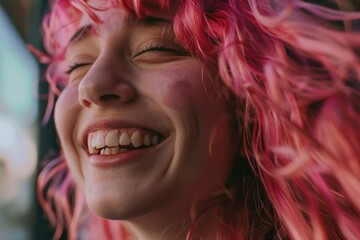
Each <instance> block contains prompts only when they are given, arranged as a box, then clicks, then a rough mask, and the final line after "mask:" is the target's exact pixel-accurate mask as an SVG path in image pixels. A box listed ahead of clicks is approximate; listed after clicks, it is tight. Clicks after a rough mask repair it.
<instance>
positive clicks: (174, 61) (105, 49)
mask: <svg viewBox="0 0 360 240" xmlns="http://www.w3.org/2000/svg"><path fill="white" fill-rule="evenodd" d="M103 16H104V17H105V18H106V19H105V23H103V24H101V25H98V26H97V27H96V31H97V34H91V33H90V32H91V31H90V30H89V29H91V28H95V27H94V26H92V25H88V24H91V23H90V21H89V22H86V21H84V24H83V26H85V27H84V28H83V30H82V31H80V33H79V34H76V35H77V37H75V38H74V39H75V40H74V41H73V42H72V43H71V44H70V46H69V47H68V49H67V53H66V63H67V65H68V66H69V67H70V71H69V83H68V85H67V87H66V88H65V89H64V90H63V92H62V93H61V95H60V97H59V99H58V102H57V104H56V108H55V121H56V127H57V131H58V134H59V138H60V141H61V145H62V149H63V151H64V154H65V157H66V160H67V162H68V165H69V168H70V171H71V173H72V174H73V176H74V178H75V180H76V182H77V183H78V184H79V186H80V187H81V188H82V189H83V191H84V193H85V197H86V200H87V202H88V205H89V206H90V208H91V209H92V210H93V211H95V212H96V213H97V214H99V215H101V216H103V217H106V218H112V219H131V218H134V217H140V216H145V215H149V214H151V213H153V212H159V211H161V210H163V209H167V210H169V209H173V210H175V211H177V210H178V211H181V212H184V210H189V209H188V208H189V206H190V204H191V203H192V202H193V201H196V200H200V201H201V200H205V199H206V198H207V197H208V196H209V195H210V194H211V193H213V192H214V191H216V190H218V189H220V188H222V187H223V183H224V181H225V180H226V178H227V176H228V172H229V168H230V165H231V162H232V159H233V158H234V149H233V145H234V143H233V142H232V140H231V139H232V137H231V130H232V129H231V128H232V126H231V122H230V120H229V119H228V110H227V108H226V105H225V102H224V100H222V99H221V98H220V97H219V93H218V92H216V87H217V86H219V85H220V84H219V80H218V79H216V75H215V74H216V73H214V72H213V71H211V70H210V69H207V68H206V67H204V65H202V64H201V63H200V62H199V61H198V60H197V59H195V58H194V57H192V56H191V55H190V54H189V53H188V52H186V51H185V50H184V49H183V48H182V47H181V46H180V45H179V44H178V43H177V42H176V40H175V37H174V34H173V32H172V29H171V23H170V22H169V21H170V20H169V19H163V18H147V19H145V20H143V21H130V20H129V19H128V18H127V16H126V15H125V13H124V12H123V11H121V10H116V11H115V10H111V12H110V11H108V12H105V13H103ZM155 17H158V16H155ZM184 213H185V212H184ZM186 213H188V212H186Z"/></svg>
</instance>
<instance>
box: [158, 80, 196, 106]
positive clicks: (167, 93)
mask: <svg viewBox="0 0 360 240" xmlns="http://www.w3.org/2000/svg"><path fill="white" fill-rule="evenodd" d="M192 100H193V86H192V84H191V83H189V82H186V81H176V82H174V83H171V84H169V85H168V86H166V87H165V89H164V94H163V95H162V102H163V104H164V105H165V106H166V107H168V108H171V109H179V108H181V107H182V106H186V105H188V104H189V103H191V102H192Z"/></svg>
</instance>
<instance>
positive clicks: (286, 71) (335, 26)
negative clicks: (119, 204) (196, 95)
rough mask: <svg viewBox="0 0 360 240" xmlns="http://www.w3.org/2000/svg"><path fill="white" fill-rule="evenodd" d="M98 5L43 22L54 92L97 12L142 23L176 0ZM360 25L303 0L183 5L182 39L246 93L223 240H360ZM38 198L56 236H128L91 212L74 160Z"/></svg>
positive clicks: (113, 0)
mask: <svg viewBox="0 0 360 240" xmlns="http://www.w3.org/2000/svg"><path fill="white" fill-rule="evenodd" d="M87 2H88V1H86V0H57V1H56V2H54V3H53V4H52V8H51V12H50V13H49V14H48V15H47V16H46V17H45V19H44V22H43V23H44V24H43V29H44V45H45V48H46V50H47V53H48V55H46V56H45V55H41V57H42V58H41V59H42V60H43V62H46V63H48V64H49V67H48V70H47V77H48V80H49V83H50V86H51V87H52V89H53V90H54V92H55V93H59V92H60V91H59V90H58V86H59V85H64V84H66V79H67V76H66V74H65V69H64V64H63V60H64V51H65V49H66V47H67V44H68V42H69V39H70V37H71V36H72V34H73V33H74V32H75V31H76V29H77V28H78V23H79V19H80V17H81V15H82V14H87V15H88V16H89V17H90V18H91V19H93V20H94V22H97V23H100V22H101V19H99V18H98V17H97V12H98V11H102V10H104V9H106V8H110V7H123V8H124V9H126V10H127V11H128V12H129V14H133V15H136V16H137V17H139V18H141V17H144V16H146V14H148V10H149V8H151V7H161V8H163V9H165V10H166V9H168V8H170V6H171V5H172V4H175V2H174V1H169V0H159V1H146V0H122V1H117V0H109V1H104V3H106V6H104V7H103V8H99V7H97V8H95V7H92V6H90V5H89V4H88V3H87ZM155 2H156V4H155ZM359 19H360V13H359V12H344V11H340V10H336V9H330V8H326V7H324V6H319V5H315V4H311V3H308V2H305V1H300V0H292V1H282V0H264V1H261V3H260V1H256V0H227V1H226V0H218V1H217V0H184V1H181V4H180V5H179V7H178V9H176V13H175V18H174V23H173V24H174V31H175V34H176V36H177V39H178V40H179V42H180V43H181V44H182V45H183V46H184V47H186V48H187V49H189V50H190V51H191V52H192V53H193V54H194V56H196V57H198V58H199V59H200V60H201V61H203V62H204V63H206V64H212V65H214V66H217V68H218V69H219V75H220V77H221V79H222V80H223V82H224V83H225V85H226V86H227V88H228V89H229V90H230V91H231V92H232V93H231V94H232V95H234V96H236V100H233V102H230V99H232V98H231V97H230V98H229V104H231V105H233V106H234V108H235V109H236V113H237V125H238V126H239V133H238V136H239V138H241V141H239V142H241V144H239V149H241V153H240V155H242V157H239V158H238V159H236V160H235V163H234V169H233V172H232V174H231V176H230V177H229V183H228V189H227V190H228V192H231V194H230V197H229V200H228V201H226V202H225V203H219V204H217V205H215V207H218V208H219V209H222V210H221V211H222V216H223V225H221V226H219V229H217V234H218V239H264V238H265V237H269V236H271V238H274V237H275V238H290V239H296V240H299V239H360V228H359V226H360V187H359V186H360V157H359V156H360V124H359V123H360V81H359V76H360V61H359V60H360V59H359V51H360V33H358V32H357V31H356V29H352V28H351V26H352V24H353V23H355V21H359ZM39 55H40V54H39ZM231 94H230V95H231ZM225 192H226V191H225ZM39 199H40V203H41V204H42V205H43V207H44V210H45V211H46V213H47V214H48V216H49V219H50V221H51V223H52V224H53V225H54V226H55V227H56V231H55V237H54V238H55V239H59V238H60V236H61V234H62V231H63V228H65V229H67V231H68V236H69V237H68V238H69V239H76V237H77V235H78V234H79V232H81V229H82V228H85V224H90V225H92V224H94V225H95V224H97V223H100V224H98V225H96V226H97V227H96V228H95V227H93V228H91V227H87V228H86V229H88V230H89V231H93V232H94V233H92V234H89V236H96V237H95V238H94V239H125V237H126V233H125V232H124V230H123V229H122V227H121V223H120V222H118V221H109V220H105V219H100V218H98V217H96V216H94V215H92V214H91V213H90V211H89V210H88V209H87V208H86V206H85V204H84V200H83V196H82V194H81V192H80V191H79V190H78V189H77V188H76V186H75V185H74V183H73V180H72V178H71V175H69V174H68V170H67V165H66V161H65V160H64V159H63V157H60V158H59V159H57V160H55V161H52V162H50V163H49V164H48V165H47V166H46V167H45V168H44V169H43V171H42V173H41V175H40V176H39ZM224 205H225V207H224ZM84 214H87V216H89V218H87V219H88V222H87V223H86V222H84V221H83V219H84V218H85V217H84ZM200 217H201V216H200ZM89 219H90V220H89ZM99 226H102V227H99ZM194 228H196V224H195V225H194ZM191 231H192V229H190V230H189V237H188V238H189V239H190V237H191ZM93 234H94V235H93ZM95 234H96V235H95Z"/></svg>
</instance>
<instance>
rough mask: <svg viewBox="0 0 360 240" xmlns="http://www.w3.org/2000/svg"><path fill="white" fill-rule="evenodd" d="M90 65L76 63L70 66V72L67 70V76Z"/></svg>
mask: <svg viewBox="0 0 360 240" xmlns="http://www.w3.org/2000/svg"><path fill="white" fill-rule="evenodd" d="M89 64H90V63H74V64H72V65H70V66H69V68H68V70H66V74H68V75H69V74H71V73H72V72H73V71H74V70H75V69H77V68H79V67H83V66H86V65H89Z"/></svg>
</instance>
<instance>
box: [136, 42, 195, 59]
mask: <svg viewBox="0 0 360 240" xmlns="http://www.w3.org/2000/svg"><path fill="white" fill-rule="evenodd" d="M147 52H168V53H171V54H174V55H177V56H187V55H189V53H188V52H186V51H185V50H184V49H182V48H180V47H175V46H174V47H173V46H169V45H168V44H164V43H160V42H159V43H151V44H150V45H149V46H146V47H145V48H144V49H143V50H141V51H139V52H138V53H136V54H135V55H134V56H133V57H134V58H136V57H138V56H140V55H142V54H144V53H147Z"/></svg>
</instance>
